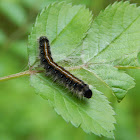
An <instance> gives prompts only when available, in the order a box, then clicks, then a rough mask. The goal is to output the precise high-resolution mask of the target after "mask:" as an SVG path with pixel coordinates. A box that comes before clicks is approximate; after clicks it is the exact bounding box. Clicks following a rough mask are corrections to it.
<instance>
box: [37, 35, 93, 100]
mask: <svg viewBox="0 0 140 140" xmlns="http://www.w3.org/2000/svg"><path fill="white" fill-rule="evenodd" d="M39 49H40V61H41V64H42V65H43V67H44V69H45V70H46V73H47V75H50V76H52V77H53V78H54V79H56V81H58V82H59V83H61V84H62V85H64V86H65V87H67V88H68V89H69V90H71V91H72V92H73V93H75V94H76V96H78V97H86V98H91V96H92V91H91V90H90V89H89V86H88V85H87V84H85V83H84V82H83V81H82V80H80V79H78V78H77V77H75V76H74V75H72V74H71V73H70V72H68V71H67V70H65V69H64V68H63V67H61V66H59V65H58V64H57V63H55V62H54V61H53V58H52V56H51V51H50V45H49V40H48V39H47V37H46V36H41V37H40V38H39Z"/></svg>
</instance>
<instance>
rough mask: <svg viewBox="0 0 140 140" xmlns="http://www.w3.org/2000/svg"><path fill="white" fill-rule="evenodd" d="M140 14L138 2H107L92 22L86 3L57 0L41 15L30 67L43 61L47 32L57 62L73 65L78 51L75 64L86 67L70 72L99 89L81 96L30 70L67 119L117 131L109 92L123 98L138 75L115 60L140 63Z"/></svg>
mask: <svg viewBox="0 0 140 140" xmlns="http://www.w3.org/2000/svg"><path fill="white" fill-rule="evenodd" d="M121 15H122V16H121ZM139 15H140V9H139V8H137V7H136V6H135V5H130V4H129V3H128V2H119V3H114V4H113V5H110V6H109V7H107V8H106V9H105V11H103V12H101V13H100V14H99V16H98V17H97V18H96V19H95V20H94V21H93V23H92V24H91V18H92V14H91V13H90V12H89V10H87V9H86V8H85V7H84V6H81V5H80V6H72V5H70V4H66V3H54V4H51V5H49V6H48V7H47V8H45V9H43V11H42V12H41V14H40V15H39V16H38V17H37V19H36V22H35V25H34V27H33V29H32V33H31V35H30V36H29V46H28V52H29V65H30V67H32V66H33V65H34V64H36V65H34V68H35V67H37V66H38V64H39V63H38V62H37V60H38V58H37V57H38V55H39V54H38V42H37V39H38V38H39V37H40V36H43V35H44V36H47V37H48V39H49V40H50V44H51V51H52V55H53V58H54V60H56V62H59V63H60V64H61V63H62V64H63V65H64V66H66V64H65V63H63V61H64V60H67V63H68V65H69V66H71V65H72V64H71V63H74V61H75V60H73V59H71V58H74V57H79V58H78V60H79V61H78V62H77V61H76V63H75V64H74V65H75V66H79V65H82V66H81V68H80V69H75V70H71V72H72V73H73V74H74V75H76V76H77V77H79V78H81V79H82V80H84V81H85V82H86V83H88V84H89V85H90V86H91V89H92V91H93V94H94V95H93V97H92V98H91V99H89V100H87V99H85V100H79V99H77V98H75V97H73V96H72V95H71V94H70V93H69V91H68V90H66V89H64V88H63V87H61V85H59V84H57V83H54V82H53V81H52V79H49V78H46V76H44V74H36V75H32V76H31V85H32V86H33V87H34V88H35V89H36V91H37V93H38V94H40V95H41V96H42V97H43V98H44V99H46V100H48V102H49V103H50V104H51V105H52V106H53V107H54V109H55V111H56V112H57V113H58V114H60V115H61V116H62V117H63V118H64V119H65V120H66V121H67V122H71V123H72V124H73V125H74V126H76V127H79V126H80V127H81V128H82V129H83V130H84V131H86V132H88V133H89V132H92V133H94V134H96V135H99V136H100V135H103V136H106V137H109V138H113V137H114V134H113V130H114V129H115V128H114V123H115V119H114V116H113V115H114V114H115V113H114V111H113V110H112V108H111V106H110V105H109V102H108V101H107V99H106V98H105V96H104V94H105V95H106V94H108V93H113V95H115V96H116V97H117V100H118V101H121V100H122V99H123V98H124V96H125V95H126V93H127V91H128V90H129V89H131V88H132V87H134V85H135V83H134V81H133V80H134V79H133V78H131V77H130V76H129V75H127V74H126V73H124V72H123V71H119V70H118V69H117V68H115V67H114V66H116V65H117V66H126V67H128V66H139V63H138V61H137V55H138V51H139V44H140V41H139V37H140V24H139V23H140V18H139V17H140V16H139ZM90 25H91V27H90ZM89 28H90V29H89ZM88 29H89V30H88ZM87 31H88V33H87ZM86 34H87V36H86ZM82 41H83V42H82ZM81 44H82V45H81ZM77 51H78V53H77ZM85 63H86V65H87V66H88V67H85V66H84V65H83V64H85Z"/></svg>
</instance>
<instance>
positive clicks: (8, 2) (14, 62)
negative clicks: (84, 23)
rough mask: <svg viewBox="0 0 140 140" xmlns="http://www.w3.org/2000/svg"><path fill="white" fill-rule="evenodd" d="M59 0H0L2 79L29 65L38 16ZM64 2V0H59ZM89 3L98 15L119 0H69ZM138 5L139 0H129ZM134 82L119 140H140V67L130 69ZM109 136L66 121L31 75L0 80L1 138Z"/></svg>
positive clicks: (120, 117)
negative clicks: (31, 80) (29, 46)
mask: <svg viewBox="0 0 140 140" xmlns="http://www.w3.org/2000/svg"><path fill="white" fill-rule="evenodd" d="M54 1H55V0H22V1H21V0H0V77H3V76H7V75H10V74H14V73H18V72H21V71H24V70H26V69H28V54H27V39H28V35H29V33H30V31H31V27H32V25H33V23H34V22H35V18H36V16H37V14H38V13H39V12H40V11H41V9H42V8H43V7H45V6H46V5H48V4H50V3H52V2H54ZM58 1H61V0H58ZM66 1H67V2H73V4H85V5H86V6H87V7H88V8H89V9H90V10H92V11H93V14H94V18H95V17H96V16H97V15H98V14H99V12H100V11H101V10H103V9H104V8H105V7H106V6H107V5H109V4H111V3H113V2H115V0H66ZM130 2H131V3H137V4H138V5H140V0H131V1H130ZM126 72H127V73H129V74H130V75H131V76H132V77H133V78H134V79H135V82H136V87H135V88H133V89H131V90H130V91H129V93H128V94H127V96H126V97H125V98H124V100H123V101H122V102H121V103H113V106H114V109H115V111H116V119H117V124H116V125H115V126H116V130H115V137H116V140H138V139H140V70H127V71H126ZM65 139H67V140H71V139H73V140H77V139H80V140H100V139H102V140H105V139H106V138H103V137H101V138H100V137H98V136H95V135H94V134H86V133H85V132H84V131H83V130H82V129H80V128H75V127H74V126H72V125H71V124H70V123H66V122H65V121H64V120H63V119H62V118H61V117H60V116H58V115H57V114H56V113H55V111H54V110H53V108H51V107H50V106H49V104H48V102H47V101H46V100H43V99H42V98H41V97H40V96H37V95H36V94H35V91H34V89H33V88H32V87H30V84H29V77H28V76H26V77H21V78H17V79H13V80H9V81H5V82H1V83H0V140H65Z"/></svg>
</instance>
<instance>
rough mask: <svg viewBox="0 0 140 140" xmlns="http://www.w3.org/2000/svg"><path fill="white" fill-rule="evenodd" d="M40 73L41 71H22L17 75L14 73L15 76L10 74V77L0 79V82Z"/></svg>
mask: <svg viewBox="0 0 140 140" xmlns="http://www.w3.org/2000/svg"><path fill="white" fill-rule="evenodd" d="M41 72H43V71H41V70H40V71H37V70H27V71H24V72H19V73H16V74H12V75H8V76H4V77H1V78H0V82H2V81H6V80H10V79H14V78H18V77H22V76H25V75H31V74H35V73H41Z"/></svg>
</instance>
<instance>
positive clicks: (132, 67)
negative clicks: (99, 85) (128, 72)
mask: <svg viewBox="0 0 140 140" xmlns="http://www.w3.org/2000/svg"><path fill="white" fill-rule="evenodd" d="M115 67H116V68H118V69H140V67H135V66H115Z"/></svg>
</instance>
